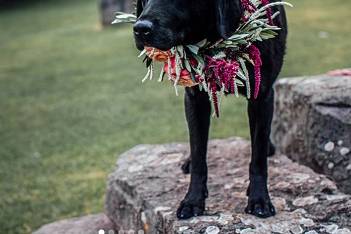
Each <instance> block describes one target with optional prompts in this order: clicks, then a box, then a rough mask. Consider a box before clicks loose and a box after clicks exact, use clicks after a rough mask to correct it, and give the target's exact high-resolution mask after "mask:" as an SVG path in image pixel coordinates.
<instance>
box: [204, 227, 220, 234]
mask: <svg viewBox="0 0 351 234" xmlns="http://www.w3.org/2000/svg"><path fill="white" fill-rule="evenodd" d="M205 233H206V234H218V233H219V228H218V227H217V226H208V227H207V228H206V231H205Z"/></svg>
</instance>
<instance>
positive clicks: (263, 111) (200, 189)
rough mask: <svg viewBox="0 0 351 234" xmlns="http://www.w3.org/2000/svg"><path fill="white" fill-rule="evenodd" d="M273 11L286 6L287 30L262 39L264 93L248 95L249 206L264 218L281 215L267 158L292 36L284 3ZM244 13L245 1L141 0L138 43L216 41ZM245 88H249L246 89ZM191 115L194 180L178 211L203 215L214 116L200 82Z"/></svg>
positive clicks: (192, 94) (188, 167) (191, 95)
mask: <svg viewBox="0 0 351 234" xmlns="http://www.w3.org/2000/svg"><path fill="white" fill-rule="evenodd" d="M271 1H277V0H271ZM272 10H273V12H275V11H278V10H279V11H280V15H279V16H278V17H276V18H275V19H274V24H275V25H277V26H278V27H280V28H282V30H280V31H279V35H278V36H277V37H276V38H274V39H271V40H266V41H264V42H260V43H257V44H256V46H257V47H258V48H259V49H260V51H261V56H262V61H263V66H262V68H261V72H262V82H261V87H260V94H259V96H258V98H257V99H249V100H248V115H249V121H250V135H251V143H252V147H251V150H252V158H251V163H250V171H249V172H250V184H249V187H248V189H247V195H248V204H247V207H246V210H245V211H246V212H247V213H249V214H253V215H255V216H258V217H262V218H266V217H270V216H273V215H275V209H274V206H273V205H272V203H271V200H270V197H269V193H268V189H267V157H268V156H269V155H272V154H274V146H273V145H272V143H271V142H270V132H271V121H272V115H273V97H274V93H273V92H274V91H273V87H272V86H273V83H274V81H275V80H276V78H277V77H278V74H279V72H280V70H281V67H282V64H283V57H284V53H285V44H286V37H287V23H286V16H285V11H284V8H283V7H280V6H279V7H273V9H272ZM242 16H243V7H242V4H241V1H240V0H138V1H137V17H138V20H137V22H136V23H135V25H134V37H135V42H136V46H137V48H138V49H140V50H141V49H143V48H144V46H151V47H155V48H158V49H161V50H168V49H170V48H171V47H173V46H175V45H180V44H194V43H196V42H199V41H201V40H203V39H205V38H206V39H208V40H210V41H216V40H218V39H220V38H227V37H228V36H230V35H231V34H232V33H233V32H234V31H235V29H236V28H237V27H238V25H239V22H240V20H241V19H242ZM249 74H250V83H251V85H252V87H253V86H254V77H253V67H249ZM239 91H240V92H241V93H244V90H239ZM251 96H253V95H251ZM185 115H186V120H187V123H188V127H189V135H190V152H191V153H190V159H189V160H188V161H187V162H186V163H185V164H184V165H183V167H182V168H183V170H184V171H185V172H189V171H190V173H191V181H190V185H189V189H188V192H187V194H186V195H185V198H184V199H183V201H182V202H181V204H180V206H179V208H178V210H177V217H178V218H179V219H186V218H190V217H193V216H199V215H202V214H203V212H204V209H205V199H206V197H207V196H208V192H207V162H206V154H207V141H208V133H209V126H210V118H211V117H210V116H211V103H210V101H209V98H208V94H207V93H205V92H203V91H200V90H199V88H197V87H193V88H186V89H185ZM233 160H235V158H233Z"/></svg>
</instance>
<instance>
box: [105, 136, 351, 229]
mask: <svg viewBox="0 0 351 234" xmlns="http://www.w3.org/2000/svg"><path fill="white" fill-rule="evenodd" d="M188 154H189V152H188V145H187V144H166V145H139V146H136V147H134V148H133V149H131V150H129V151H127V152H125V153H124V154H122V155H120V156H119V159H118V162H117V167H116V169H115V170H114V172H113V173H112V174H111V175H110V176H109V180H108V189H107V194H106V203H105V209H106V213H107V215H108V217H109V218H110V220H112V222H113V223H114V224H115V225H116V227H117V230H119V231H127V230H131V231H130V232H128V233H146V234H148V233H152V234H155V233H164V234H167V233H184V234H185V233H188V234H189V233H207V234H217V233H230V234H234V233H246V234H248V233H259V234H265V233H267V234H268V233H294V234H298V233H308V234H314V233H334V234H342V233H344V234H346V233H349V234H350V233H351V231H350V229H351V200H350V195H345V194H343V193H341V192H339V191H338V189H337V188H336V185H335V184H334V183H333V182H332V181H331V180H329V179H327V178H326V177H325V176H323V175H319V174H316V173H314V172H313V171H312V170H311V169H309V168H308V167H305V166H301V165H299V164H297V163H294V162H292V161H291V160H290V159H288V158H287V157H286V156H284V155H275V156H274V157H273V158H271V159H270V160H269V164H270V167H269V189H270V191H271V197H272V200H273V203H274V205H275V207H276V209H277V215H276V216H275V217H272V218H268V219H259V218H256V217H254V216H251V215H247V214H245V213H244V208H245V206H246V202H247V197H246V188H247V186H248V182H249V181H248V180H249V178H248V168H249V160H250V143H249V142H248V141H246V140H243V139H239V138H231V139H226V140H213V141H211V142H210V143H209V150H208V166H209V180H208V188H209V198H208V199H207V203H206V204H207V207H206V215H205V216H201V217H195V218H191V219H189V220H183V221H179V220H177V219H176V217H175V210H176V208H177V206H178V204H179V202H180V201H181V199H182V198H183V196H184V195H185V192H186V190H187V187H188V183H189V175H184V174H182V172H181V170H180V165H181V164H182V161H183V160H184V159H185V158H186V157H187V156H188ZM122 233H125V232H122Z"/></svg>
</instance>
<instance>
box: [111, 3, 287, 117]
mask: <svg viewBox="0 0 351 234" xmlns="http://www.w3.org/2000/svg"><path fill="white" fill-rule="evenodd" d="M241 1H242V6H243V8H244V16H243V19H242V21H241V23H240V25H239V27H238V29H237V30H236V31H235V32H234V34H233V35H232V36H230V37H229V38H228V39H225V40H224V39H222V40H219V41H217V42H215V43H210V42H207V41H206V40H203V41H201V42H199V43H197V44H195V45H178V46H175V47H173V48H171V49H170V50H168V51H161V50H159V49H156V48H151V47H145V48H144V50H143V51H142V52H141V54H140V55H139V57H142V56H145V57H144V60H143V61H144V62H145V63H146V67H147V73H146V75H145V77H144V79H143V80H142V81H143V82H144V81H146V80H148V79H150V80H151V79H152V78H153V77H154V66H155V62H161V63H163V66H162V67H161V73H160V76H159V79H158V80H159V81H160V82H161V81H163V78H164V76H165V75H167V77H168V80H170V81H171V82H172V83H173V85H174V87H175V90H176V94H177V95H178V92H177V86H184V87H192V86H196V85H198V86H199V88H200V89H202V90H204V91H206V92H207V93H208V95H209V98H210V100H211V103H212V104H213V108H214V113H215V115H216V116H217V117H218V116H219V112H220V108H219V105H220V101H219V99H220V97H221V96H222V95H223V94H224V93H232V94H234V95H235V96H239V93H238V87H239V86H243V87H245V88H246V97H247V98H248V99H249V98H251V87H250V82H249V74H248V70H247V67H246V66H247V64H252V65H253V67H254V73H255V74H254V77H255V87H254V92H253V93H254V97H253V98H254V99H256V98H257V96H258V94H259V90H260V83H261V66H262V60H261V53H260V50H259V49H258V48H257V47H256V46H255V45H254V42H258V41H263V40H269V39H272V38H274V37H275V36H276V35H278V34H277V32H276V31H279V30H280V28H279V27H277V26H275V25H274V24H273V20H274V18H275V17H276V16H278V15H279V12H276V13H274V14H272V10H271V7H273V6H277V5H288V6H292V5H291V4H289V3H287V2H274V3H269V0H241ZM135 21H136V17H135V16H134V15H131V14H125V13H117V16H116V20H115V21H114V22H113V23H122V22H135Z"/></svg>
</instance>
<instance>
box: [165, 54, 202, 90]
mask: <svg viewBox="0 0 351 234" xmlns="http://www.w3.org/2000/svg"><path fill="white" fill-rule="evenodd" d="M170 60H171V69H170V72H171V74H169V76H170V77H171V79H172V81H173V82H175V81H176V79H177V74H176V68H175V57H171V59H170ZM163 68H164V71H165V72H166V73H168V62H165V64H164V67H163ZM177 84H178V85H181V86H184V87H192V86H195V85H197V83H195V82H194V81H193V80H192V79H191V74H190V72H189V71H188V70H186V69H182V70H181V71H180V76H179V80H178V83H177Z"/></svg>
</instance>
